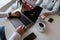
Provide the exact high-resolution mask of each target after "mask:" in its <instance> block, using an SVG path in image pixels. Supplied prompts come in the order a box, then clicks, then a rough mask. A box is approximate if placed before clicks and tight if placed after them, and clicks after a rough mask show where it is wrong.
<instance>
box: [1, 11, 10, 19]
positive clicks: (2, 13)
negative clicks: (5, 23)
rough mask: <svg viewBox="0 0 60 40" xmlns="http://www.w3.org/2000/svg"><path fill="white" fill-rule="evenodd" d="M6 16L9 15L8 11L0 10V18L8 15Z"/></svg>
mask: <svg viewBox="0 0 60 40" xmlns="http://www.w3.org/2000/svg"><path fill="white" fill-rule="evenodd" d="M8 16H9V15H8V13H5V12H0V18H1V17H8Z"/></svg>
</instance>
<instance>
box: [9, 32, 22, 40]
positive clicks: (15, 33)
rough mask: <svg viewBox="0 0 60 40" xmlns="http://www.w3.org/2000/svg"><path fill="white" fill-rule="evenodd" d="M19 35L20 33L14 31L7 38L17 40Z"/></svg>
mask: <svg viewBox="0 0 60 40" xmlns="http://www.w3.org/2000/svg"><path fill="white" fill-rule="evenodd" d="M20 37H21V35H20V34H19V33H17V32H14V33H13V34H12V36H11V37H10V38H9V39H8V40H18V39H19V38H20Z"/></svg>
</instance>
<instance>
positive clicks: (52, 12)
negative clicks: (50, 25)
mask: <svg viewBox="0 0 60 40" xmlns="http://www.w3.org/2000/svg"><path fill="white" fill-rule="evenodd" d="M59 7H60V2H59V1H57V2H56V3H55V5H54V7H53V9H52V10H51V11H48V13H50V14H54V13H56V12H58V10H59Z"/></svg>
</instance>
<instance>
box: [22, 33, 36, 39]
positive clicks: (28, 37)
mask: <svg viewBox="0 0 60 40" xmlns="http://www.w3.org/2000/svg"><path fill="white" fill-rule="evenodd" d="M35 38H36V35H35V34H34V33H31V34H29V35H28V36H27V37H25V38H24V39H23V40H34V39H35Z"/></svg>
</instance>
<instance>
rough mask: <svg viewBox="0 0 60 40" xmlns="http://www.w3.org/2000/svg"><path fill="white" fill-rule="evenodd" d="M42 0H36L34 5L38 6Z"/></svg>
mask: <svg viewBox="0 0 60 40" xmlns="http://www.w3.org/2000/svg"><path fill="white" fill-rule="evenodd" d="M42 1H43V0H37V1H36V3H35V5H37V6H39V5H40V4H41V3H42Z"/></svg>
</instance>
